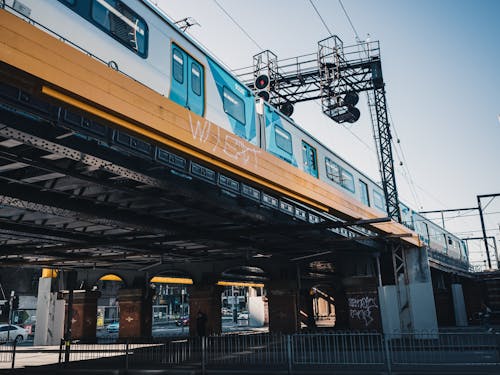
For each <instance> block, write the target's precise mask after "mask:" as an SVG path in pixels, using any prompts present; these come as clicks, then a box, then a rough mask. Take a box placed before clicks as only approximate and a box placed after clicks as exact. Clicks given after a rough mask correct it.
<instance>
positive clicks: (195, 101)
mask: <svg viewBox="0 0 500 375" xmlns="http://www.w3.org/2000/svg"><path fill="white" fill-rule="evenodd" d="M188 76H189V78H188V95H187V107H188V108H189V109H190V110H191V111H193V112H194V113H196V114H197V115H200V116H203V110H204V106H205V101H204V97H205V92H204V85H203V82H205V77H204V76H203V67H202V66H201V64H200V63H198V62H197V61H195V60H194V59H193V58H191V56H188Z"/></svg>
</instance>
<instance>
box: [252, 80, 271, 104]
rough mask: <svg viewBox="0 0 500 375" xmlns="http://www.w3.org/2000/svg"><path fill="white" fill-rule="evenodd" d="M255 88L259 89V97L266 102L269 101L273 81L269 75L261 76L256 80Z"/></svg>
mask: <svg viewBox="0 0 500 375" xmlns="http://www.w3.org/2000/svg"><path fill="white" fill-rule="evenodd" d="M255 88H256V89H257V92H256V94H257V96H258V97H260V98H262V99H264V100H265V101H266V102H267V101H269V97H270V93H269V91H270V89H271V79H270V78H269V76H268V75H267V74H261V75H259V76H258V77H257V78H256V79H255Z"/></svg>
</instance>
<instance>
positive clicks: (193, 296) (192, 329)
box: [188, 283, 222, 336]
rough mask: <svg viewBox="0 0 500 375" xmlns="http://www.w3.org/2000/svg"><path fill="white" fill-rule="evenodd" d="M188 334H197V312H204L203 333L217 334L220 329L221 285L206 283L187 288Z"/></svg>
mask: <svg viewBox="0 0 500 375" xmlns="http://www.w3.org/2000/svg"><path fill="white" fill-rule="evenodd" d="M188 294H189V335H190V336H198V335H199V334H200V332H198V324H197V322H198V321H197V318H198V312H201V313H203V314H205V317H206V321H205V334H206V335H208V336H210V335H217V334H220V333H221V331H222V313H221V310H222V296H221V295H222V287H221V286H218V285H215V284H211V283H207V284H205V285H203V284H195V285H192V286H190V287H189V288H188Z"/></svg>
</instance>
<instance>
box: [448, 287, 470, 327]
mask: <svg viewBox="0 0 500 375" xmlns="http://www.w3.org/2000/svg"><path fill="white" fill-rule="evenodd" d="M451 295H452V296H453V309H454V311H455V324H456V325H457V327H467V313H466V311H465V300H464V293H463V291H462V285H461V284H451Z"/></svg>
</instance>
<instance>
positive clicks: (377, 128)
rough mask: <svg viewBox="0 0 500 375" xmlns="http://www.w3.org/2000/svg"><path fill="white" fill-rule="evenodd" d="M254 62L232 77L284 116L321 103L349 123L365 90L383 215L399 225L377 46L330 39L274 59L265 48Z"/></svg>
mask: <svg viewBox="0 0 500 375" xmlns="http://www.w3.org/2000/svg"><path fill="white" fill-rule="evenodd" d="M253 61H254V64H253V66H252V67H251V68H246V69H240V70H238V71H236V73H237V74H238V75H239V76H240V78H241V79H242V80H243V81H244V82H245V83H246V84H247V86H248V87H250V88H251V89H253V90H254V91H255V92H256V94H257V95H259V96H261V97H263V98H264V99H266V100H268V101H269V102H270V103H271V104H272V105H274V106H275V107H277V108H279V109H280V110H281V111H282V112H283V113H284V114H285V115H287V116H291V114H292V113H293V105H294V104H296V103H299V102H304V101H309V100H316V99H319V100H321V109H322V111H323V113H324V114H325V115H326V116H328V117H330V118H331V119H332V120H334V121H335V122H338V123H343V122H349V123H353V122H355V121H357V120H358V119H359V116H360V112H359V109H357V108H356V104H357V102H358V99H359V96H358V94H359V93H360V92H367V95H368V105H369V109H370V117H371V121H372V126H373V134H374V138H375V144H376V147H377V156H378V161H379V169H380V174H381V179H382V187H383V190H384V195H385V204H386V209H387V214H388V216H389V217H390V218H391V219H392V220H394V221H396V222H401V213H400V210H399V199H398V192H397V188H396V177H395V172H394V159H393V155H392V145H391V139H392V136H391V130H390V124H389V120H388V116H387V104H386V97H385V87H384V86H385V85H384V79H383V76H382V65H381V60H380V46H379V42H378V41H374V42H362V43H358V44H355V45H352V46H344V45H343V42H342V40H341V39H340V38H339V37H337V36H336V35H333V36H331V37H328V38H326V39H323V40H321V41H319V42H318V51H317V53H314V54H308V55H302V56H297V57H294V58H289V59H285V60H278V59H277V57H276V55H275V54H274V53H272V52H271V51H269V50H266V51H263V52H261V53H259V54H257V55H255V56H254V58H253Z"/></svg>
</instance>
